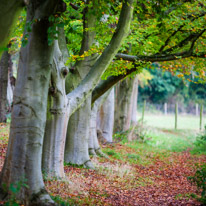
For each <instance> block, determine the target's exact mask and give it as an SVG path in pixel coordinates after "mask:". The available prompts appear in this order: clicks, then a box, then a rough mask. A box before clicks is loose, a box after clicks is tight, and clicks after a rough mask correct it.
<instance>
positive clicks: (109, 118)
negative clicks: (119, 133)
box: [97, 88, 114, 142]
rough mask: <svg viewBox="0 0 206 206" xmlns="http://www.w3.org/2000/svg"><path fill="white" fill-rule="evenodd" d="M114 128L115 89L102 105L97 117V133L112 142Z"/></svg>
mask: <svg viewBox="0 0 206 206" xmlns="http://www.w3.org/2000/svg"><path fill="white" fill-rule="evenodd" d="M113 128H114V88H112V89H111V91H110V92H109V95H108V97H107V98H106V100H105V102H104V103H103V104H102V106H101V108H100V110H99V112H98V115H97V132H98V134H99V135H98V137H99V136H101V138H103V139H104V140H105V141H106V142H112V135H113Z"/></svg>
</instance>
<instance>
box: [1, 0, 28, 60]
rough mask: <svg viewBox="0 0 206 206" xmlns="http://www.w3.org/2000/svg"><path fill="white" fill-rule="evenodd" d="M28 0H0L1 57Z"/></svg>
mask: <svg viewBox="0 0 206 206" xmlns="http://www.w3.org/2000/svg"><path fill="white" fill-rule="evenodd" d="M25 2H26V0H25V1H23V0H1V1H0V31H1V32H0V58H1V55H2V53H3V51H5V50H6V45H7V44H8V41H9V36H10V34H11V31H12V26H13V25H15V22H16V21H17V18H18V15H19V14H20V12H21V10H22V9H23V7H24V4H25Z"/></svg>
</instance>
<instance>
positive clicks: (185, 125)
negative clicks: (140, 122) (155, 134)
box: [138, 113, 206, 130]
mask: <svg viewBox="0 0 206 206" xmlns="http://www.w3.org/2000/svg"><path fill="white" fill-rule="evenodd" d="M138 117H141V113H138ZM199 122H200V119H199V117H198V116H192V115H183V114H179V115H178V120H177V129H189V130H199ZM144 123H145V124H146V125H148V126H152V127H156V128H164V129H174V125H175V115H171V114H168V115H163V114H147V113H146V114H145V116H144ZM204 125H206V117H203V128H204Z"/></svg>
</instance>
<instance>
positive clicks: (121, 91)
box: [114, 78, 134, 132]
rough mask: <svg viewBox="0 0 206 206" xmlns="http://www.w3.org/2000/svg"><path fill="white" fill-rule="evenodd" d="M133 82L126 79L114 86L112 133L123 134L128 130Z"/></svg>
mask: <svg viewBox="0 0 206 206" xmlns="http://www.w3.org/2000/svg"><path fill="white" fill-rule="evenodd" d="M133 82H134V79H131V78H127V79H124V80H123V81H121V82H120V83H118V84H117V85H116V91H115V115H114V132H123V131H126V130H128V129H129V128H130V125H131V116H132V90H133Z"/></svg>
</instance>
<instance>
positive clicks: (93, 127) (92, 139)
mask: <svg viewBox="0 0 206 206" xmlns="http://www.w3.org/2000/svg"><path fill="white" fill-rule="evenodd" d="M112 90H113V89H112ZM111 93H112V91H111V90H109V91H108V92H106V93H105V94H104V95H102V96H101V97H100V98H98V99H97V100H96V101H95V103H94V104H93V107H92V111H91V115H90V129H89V152H90V154H91V155H96V154H97V155H100V156H104V157H106V155H105V154H103V152H102V151H101V148H100V145H99V142H98V139H97V115H98V110H99V108H100V106H101V105H102V104H105V100H107V99H108V97H109V96H111V95H110V94H111ZM112 129H113V128H112Z"/></svg>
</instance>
